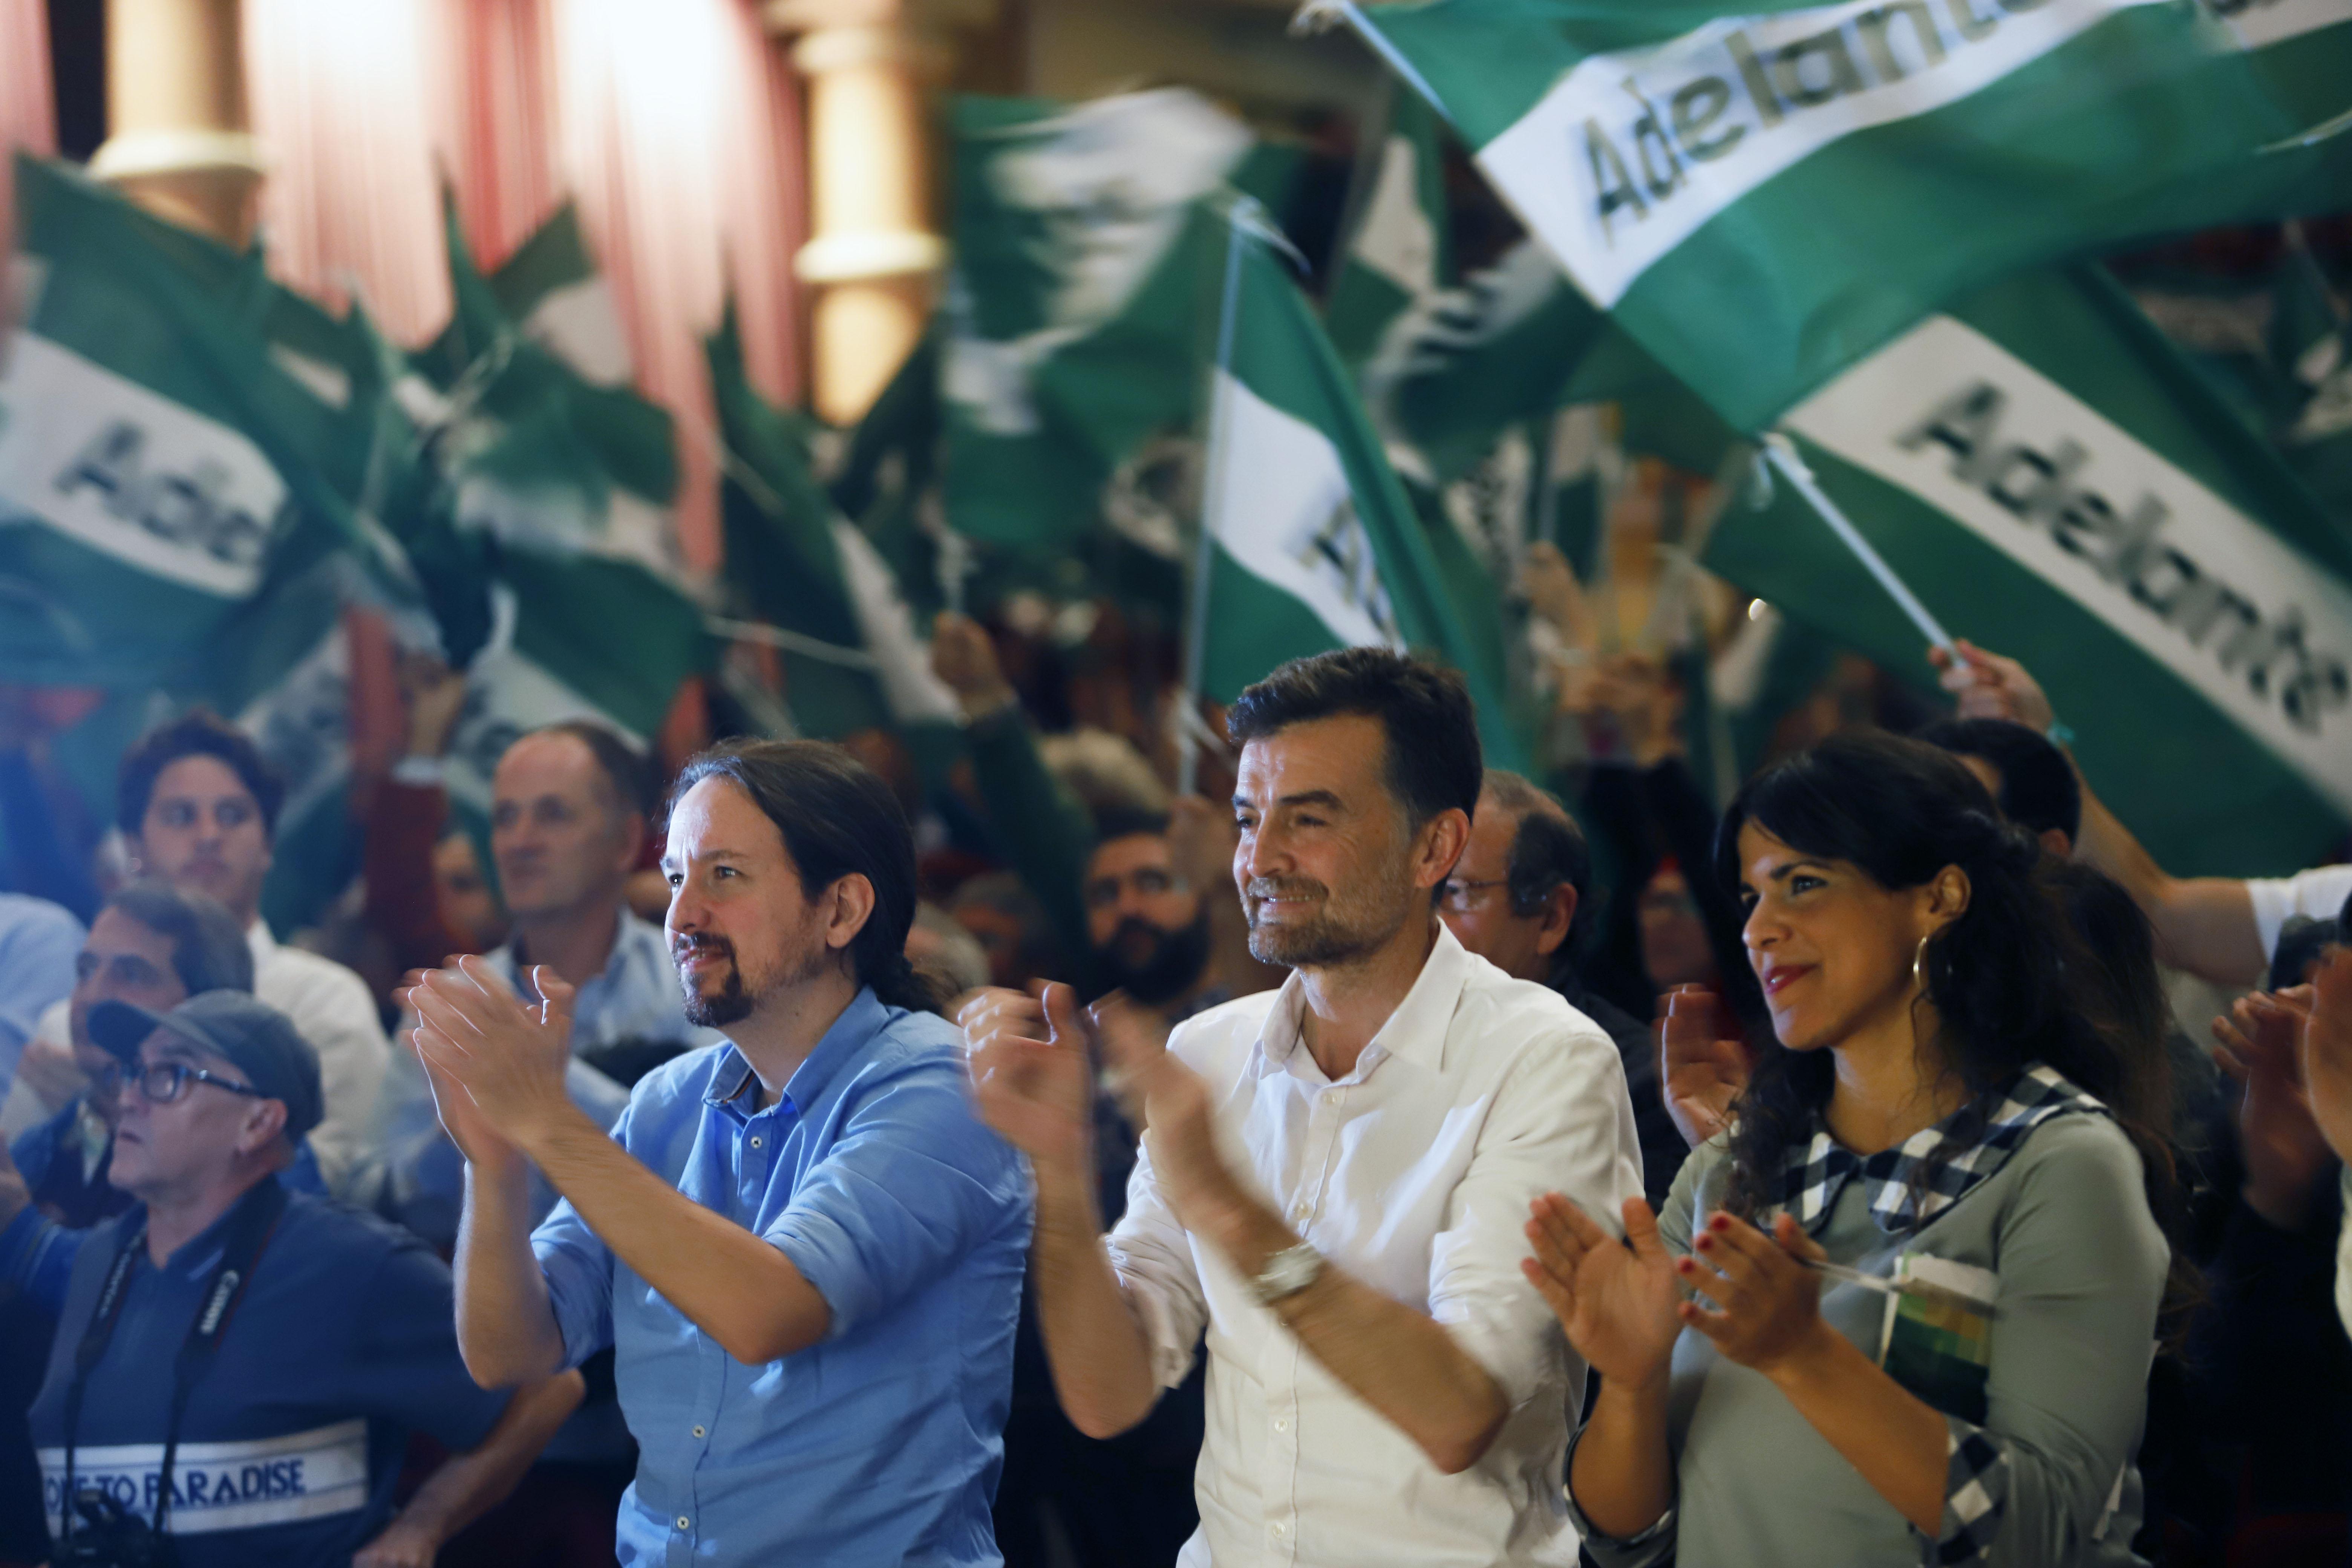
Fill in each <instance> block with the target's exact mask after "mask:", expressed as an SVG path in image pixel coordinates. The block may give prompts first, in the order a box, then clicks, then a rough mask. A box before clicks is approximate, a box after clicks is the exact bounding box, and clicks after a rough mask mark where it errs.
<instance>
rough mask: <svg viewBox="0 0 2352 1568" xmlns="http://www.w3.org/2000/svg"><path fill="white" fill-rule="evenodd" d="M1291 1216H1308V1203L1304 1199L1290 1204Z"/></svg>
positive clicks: (1301, 1217) (1295, 1217)
mask: <svg viewBox="0 0 2352 1568" xmlns="http://www.w3.org/2000/svg"><path fill="white" fill-rule="evenodd" d="M1290 1217H1291V1218H1293V1219H1302V1220H1303V1219H1305V1218H1306V1217H1307V1205H1306V1203H1305V1201H1304V1200H1301V1201H1300V1202H1298V1203H1295V1204H1293V1205H1290Z"/></svg>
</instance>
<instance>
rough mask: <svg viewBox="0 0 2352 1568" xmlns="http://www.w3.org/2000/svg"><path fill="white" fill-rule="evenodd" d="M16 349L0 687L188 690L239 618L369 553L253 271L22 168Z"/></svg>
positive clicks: (10, 375)
mask: <svg viewBox="0 0 2352 1568" xmlns="http://www.w3.org/2000/svg"><path fill="white" fill-rule="evenodd" d="M16 200H17V208H18V211H17V222H16V236H17V243H18V246H19V247H20V248H19V250H18V252H17V254H16V257H15V258H14V259H13V261H12V263H11V274H12V279H13V284H14V287H13V289H12V293H13V296H14V298H15V299H16V300H17V301H18V304H19V308H20V309H21V310H22V311H23V319H22V321H21V324H20V325H19V326H18V327H17V329H16V330H15V331H11V332H9V333H8V335H7V338H6V340H5V347H0V672H5V677H6V679H11V680H15V681H20V682H24V683H27V684H54V685H81V686H91V685H106V686H119V687H151V686H152V687H162V688H164V689H169V690H175V691H178V692H181V693H182V694H184V695H186V694H189V689H190V686H191V684H192V682H193V681H194V679H196V678H197V666H198V665H199V664H200V662H201V661H200V659H199V658H197V656H198V655H199V654H200V653H201V652H203V651H204V650H205V649H206V648H207V647H210V646H211V645H212V644H213V643H214V642H215V640H216V639H217V638H219V637H222V636H223V635H224V633H225V631H226V628H227V627H228V626H230V625H231V623H232V622H233V621H234V620H235V619H236V616H237V615H238V613H239V611H240V610H241V609H243V608H244V607H245V606H247V605H250V604H252V603H253V602H255V601H256V600H257V599H259V598H261V597H263V596H264V595H267V594H268V592H269V591H271V590H272V589H273V588H274V587H275V586H276V585H277V584H280V583H283V582H287V581H290V580H292V579H293V578H295V577H296V576H299V575H300V574H302V573H303V572H305V571H306V570H307V569H308V568H309V567H310V566H311V565H313V564H315V563H317V562H318V561H319V560H320V559H321V558H323V557H325V556H327V555H329V554H331V553H334V552H338V551H341V550H344V549H347V548H350V547H352V545H354V544H355V543H356V542H358V540H359V537H360V535H359V532H358V530H357V528H356V525H355V523H354V521H353V519H352V512H351V509H350V506H349V505H348V503H347V502H346V501H345V500H343V498H342V497H341V496H339V495H338V494H336V493H335V489H334V487H333V486H332V485H331V484H330V483H329V482H328V479H327V478H326V475H325V472H324V464H325V462H326V459H327V458H328V456H329V454H328V453H327V452H326V451H325V450H324V449H323V448H324V447H325V445H326V441H325V427H326V422H325V419H324V416H323V414H322V410H321V408H320V405H319V403H318V400H317V399H316V398H315V397H314V396H313V395H312V394H311V393H310V390H309V389H308V388H306V387H305V386H304V385H302V384H300V383H299V382H297V381H296V380H295V379H294V378H293V377H291V376H289V374H287V373H286V372H285V371H284V370H283V369H281V368H280V367H279V366H278V363H275V362H274V360H273V357H272V355H271V353H270V352H269V348H268V343H267V342H266V340H265V338H264V336H263V334H262V332H261V331H260V330H259V321H260V319H261V317H262V316H263V314H264V313H266V311H267V309H268V287H267V283H266V279H261V278H260V272H259V259H258V258H257V257H253V258H249V259H248V258H239V257H236V256H234V255H233V254H232V253H230V252H227V251H226V250H225V249H223V248H222V247H218V246H212V245H209V243H208V242H205V241H202V240H200V239H198V238H197V237H194V236H188V235H183V234H180V233H178V232H177V231H173V230H172V229H171V228H170V226H168V225H164V224H162V223H160V222H158V221H157V220H155V219H153V218H152V217H149V216H146V215H145V214H142V213H140V212H138V211H137V210H136V209H134V208H132V207H131V205H129V204H128V203H126V202H124V201H122V200H121V198H120V197H118V196H116V195H114V194H113V193H111V192H110V191H106V190H104V189H101V188H100V187H98V186H95V185H93V184H89V182H87V181H85V180H83V179H81V178H80V177H79V176H78V175H76V174H71V173H69V172H68V171H67V170H66V169H65V168H63V167H62V166H61V165H56V164H49V163H37V162H36V161H34V160H31V159H28V158H23V157H19V158H18V160H17V163H16Z"/></svg>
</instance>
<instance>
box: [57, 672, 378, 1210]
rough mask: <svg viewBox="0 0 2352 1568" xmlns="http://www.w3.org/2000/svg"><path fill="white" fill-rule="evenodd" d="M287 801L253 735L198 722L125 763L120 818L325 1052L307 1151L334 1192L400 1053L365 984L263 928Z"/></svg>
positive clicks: (148, 870)
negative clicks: (227, 918) (219, 914)
mask: <svg viewBox="0 0 2352 1568" xmlns="http://www.w3.org/2000/svg"><path fill="white" fill-rule="evenodd" d="M285 799H286V784H285V781H284V780H282V779H280V778H279V777H278V775H277V773H275V771H274V770H272V769H271V767H270V766H269V764H268V762H266V761H265V760H264V759H263V758H262V755H261V752H259V750H258V749H257V748H256V747H255V745H254V743H253V742H252V741H251V740H250V739H249V738H248V737H247V735H246V733H245V732H244V731H241V730H238V729H236V728H235V727H233V726H231V725H228V724H225V723H223V722H222V721H220V720H218V719H216V718H215V717H213V716H212V715H211V714H210V713H205V712H202V711H198V712H194V713H189V714H187V715H185V716H184V717H182V718H179V719H176V720H173V721H172V722H171V723H169V724H166V725H164V726H163V728H161V729H159V730H155V731H152V732H150V733H149V734H148V735H146V736H145V737H144V738H142V740H141V741H140V742H138V744H136V745H134V746H132V747H131V750H130V752H128V753H127V754H125V755H124V757H123V759H122V768H121V773H120V775H119V782H118V784H117V786H116V819H117V823H118V825H119V826H121V829H122V834H123V837H124V838H125V839H126V840H127V841H128V844H129V847H130V850H131V859H132V861H133V863H134V865H135V867H136V868H137V869H138V870H139V872H140V873H141V874H142V875H145V876H151V877H159V878H161V879H163V880H164V881H166V882H169V883H171V884H172V885H173V887H175V888H178V889H181V890H182V891H183V892H191V893H204V894H206V895H208V896H209V897H211V898H213V899H215V900H218V901H219V902H220V904H221V907H222V908H224V909H226V910H228V912H229V914H230V915H231V916H232V917H233V918H234V919H235V920H236V921H237V923H238V925H239V926H241V927H242V928H243V929H244V931H245V936H246V942H247V945H249V946H250V947H251V948H252V949H253V994H255V995H256V996H258V997H259V998H261V1000H262V1001H264V1002H267V1003H268V1004H269V1005H271V1006H272V1007H275V1008H277V1009H278V1011H279V1012H281V1013H283V1014H285V1015H286V1016H288V1017H289V1018H290V1019H292V1020H293V1022H294V1027H295V1028H296V1030H298V1031H299V1033H300V1034H301V1036H302V1037H303V1038H304V1039H305V1040H308V1041H309V1042H310V1046H311V1048H312V1049H314V1050H316V1051H317V1052H318V1053H319V1077H320V1086H321V1088H322V1089H324V1091H325V1100H326V1115H325V1119H324V1120H323V1121H320V1123H319V1125H318V1127H317V1128H316V1129H314V1130H313V1131H312V1132H311V1133H310V1147H311V1151H312V1152H313V1153H315V1154H316V1155H317V1156H318V1160H319V1173H320V1177H321V1179H323V1180H324V1181H325V1182H326V1184H327V1187H328V1190H329V1191H331V1192H333V1191H339V1190H340V1188H341V1182H342V1179H343V1176H344V1173H346V1172H347V1171H349V1170H350V1169H351V1166H352V1160H353V1159H354V1157H355V1156H356V1155H357V1154H358V1152H359V1150H360V1143H361V1139H362V1132H363V1130H364V1129H365V1127H366V1125H367V1118H368V1113H369V1110H370V1109H371V1108H372V1107H373V1104H374V1101H375V1095H376V1089H377V1088H378V1087H379V1086H380V1085H381V1084H382V1083H383V1075H384V1069H385V1068H387V1067H388V1066H390V1065H391V1061H392V1045H391V1042H390V1041H388V1040H386V1039H385V1038H384V1034H383V1020H382V1019H381V1018H380V1017H378V1016H377V1014H376V1008H375V998H374V997H373V996H372V995H370V994H369V993H368V988H367V983H366V982H365V981H363V980H362V979H361V978H360V977H359V976H358V975H357V974H355V973H352V971H351V970H349V969H346V968H345V967H344V966H343V965H341V964H340V963H335V962H334V961H333V960H332V959H328V958H321V957H320V956H319V955H318V954H317V953H315V952H304V951H302V950H301V949H300V948H295V947H281V946H279V945H278V941H277V939H276V938H275V937H273V936H272V935H271V934H270V931H269V927H268V925H267V924H265V923H264V922H263V921H262V919H261V884H262V880H263V879H265V878H266V877H268V875H269V863H270V846H271V834H272V832H273V831H274V830H275V829H276V827H277V825H278V807H279V806H280V805H284V804H285ZM60 1034H61V1035H62V1034H63V1031H60Z"/></svg>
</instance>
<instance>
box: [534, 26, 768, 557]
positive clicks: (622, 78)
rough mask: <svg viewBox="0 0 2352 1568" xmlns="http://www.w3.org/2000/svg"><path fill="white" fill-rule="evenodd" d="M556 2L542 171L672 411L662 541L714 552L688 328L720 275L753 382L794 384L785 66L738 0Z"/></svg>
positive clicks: (709, 452) (702, 379)
mask: <svg viewBox="0 0 2352 1568" xmlns="http://www.w3.org/2000/svg"><path fill="white" fill-rule="evenodd" d="M554 19H555V23H556V26H555V29H554V33H555V36H554V37H553V39H552V40H551V41H552V44H553V49H552V51H551V53H552V57H553V58H554V61H555V74H556V93H555V97H556V115H555V122H556V127H557V154H556V167H557V171H558V180H559V183H560V184H562V186H563V187H564V188H566V189H569V190H570V191H571V192H572V193H573V195H576V196H577V198H578V200H579V203H580V213H581V217H582V220H583V224H584V225H585V226H586V228H587V231H588V235H589V238H590V241H591V243H592V244H593V245H594V246H595V247H596V249H597V254H598V257H599V258H600V259H601V260H602V261H603V263H604V270H605V273H606V275H607V276H608V277H609V278H610V279H611V280H612V285H613V292H614V298H615V300H616V301H617V303H618V305H619V308H620V312H621V321H622V325H623V327H624V328H625V330H626V331H627V333H628V337H629V346H630V349H631V351H632V353H633V356H634V358H635V363H636V367H637V380H638V384H639V385H640V386H641V387H642V388H643V389H644V390H645V392H646V395H649V396H651V397H653V398H655V399H656V401H658V402H660V403H662V404H663V405H666V406H667V407H668V408H669V409H670V411H671V412H672V413H673V414H675V415H676V416H677V420H678V454H679V458H680V459H681V462H680V468H681V471H682V474H683V476H684V488H683V493H682V494H681V495H680V497H679V505H678V535H679V540H678V542H679V543H680V545H681V546H682V547H683V548H684V550H685V552H686V556H687V559H688V561H690V562H693V563H696V564H698V565H716V564H717V563H718V560H719V507H718V478H717V477H718V463H717V453H716V449H715V447H714V444H713V443H714V441H715V439H716V437H715V435H714V432H713V424H712V416H711V409H710V394H709V376H708V372H707V370H706V368H705V361H704V358H703V353H702V344H701V337H702V334H703V333H705V332H706V331H709V329H710V328H711V327H712V326H714V325H716V324H717V322H718V321H719V312H720V310H722V309H723V308H724V304H725V299H726V294H727V290H728V288H729V286H730V282H731V284H732V287H733V289H734V290H735V293H736V297H737V299H738V301H739V306H740V310H741V315H742V323H743V339H744V359H745V363H746V366H747V368H748V369H749V371H750V374H751V378H752V381H753V384H755V385H758V386H760V387H761V389H762V390H763V391H765V392H766V393H768V395H771V396H772V397H777V398H782V399H790V398H793V397H794V396H795V395H797V393H798V391H799V378H798V375H797V374H796V369H795V367H796V365H797V363H798V352H797V350H798V344H797V342H796V341H795V339H796V317H797V312H796V310H795V309H794V302H793V279H792V271H791V260H792V255H793V247H794V244H795V242H796V240H797V238H798V234H797V229H798V227H799V224H800V217H801V210H802V202H801V192H800V167H801V160H800V157H799V155H798V131H797V126H798V114H797V109H796V105H795V104H794V102H793V97H792V93H793V82H792V78H791V76H790V74H789V71H788V69H787V68H786V66H785V63H784V61H783V60H782V58H781V56H780V54H779V53H778V51H777V50H776V48H775V46H773V45H772V43H771V42H770V41H769V39H768V38H767V37H765V35H764V34H763V32H762V31H761V26H760V24H759V18H758V16H756V15H755V13H754V11H753V9H752V7H751V5H750V4H748V3H747V0H666V3H665V4H663V5H645V4H643V3H642V0H559V3H558V4H556V5H555V6H554Z"/></svg>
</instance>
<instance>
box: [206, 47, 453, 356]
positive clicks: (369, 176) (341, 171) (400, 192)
mask: <svg viewBox="0 0 2352 1568" xmlns="http://www.w3.org/2000/svg"><path fill="white" fill-rule="evenodd" d="M429 9H430V5H429V0H368V4H366V5H320V4H318V0H245V57H246V79H247V83H248V84H249V94H250V99H251V108H252V112H253V129H254V133H255V134H256V135H257V136H258V137H259V138H260V139H261V143H262V146H263V147H264V148H265V149H267V153H268V159H269V176H268V179H266V180H265V181H263V182H262V186H261V233H262V237H263V240H264V242H265V243H266V244H267V245H268V251H269V260H270V268H271V270H272V271H274V272H275V273H276V274H277V275H278V277H280V278H282V279H286V280H287V281H288V282H289V283H290V284H292V285H293V286H295V287H296V288H299V289H302V290H303V291H304V292H306V293H308V294H310V295H313V296H314V297H316V298H319V299H321V300H326V301H328V302H329V303H331V304H333V305H335V306H337V307H338V308H340V307H341V305H342V304H343V303H344V302H345V301H346V300H349V299H350V298H351V297H352V295H353V294H356V295H357V296H358V297H359V299H360V300H361V301H362V303H364V304H365V306H366V307H367V310H368V312H369V314H371V315H372V316H373V317H374V318H375V321H376V324H377V325H378V326H379V327H381V328H382V329H383V331H384V332H385V333H386V334H387V335H388V336H390V337H391V338H393V339H394V341H395V342H404V343H415V342H423V341H425V339H427V338H429V337H431V336H432V335H433V334H434V333H435V332H436V331H438V330H439V328H440V326H441V323H442V322H444V321H446V320H448V317H449V280H448V268H447V267H446V265H445V264H444V262H443V259H442V249H441V221H440V203H439V200H438V197H437V195H436V189H435V174H434V166H433V158H432V154H431V149H432V147H433V146H434V145H435V143H436V140H437V137H438V134H439V132H440V121H443V120H445V119H446V112H447V110H446V101H445V98H446V89H444V88H443V85H442V84H443V82H444V81H445V79H446V70H445V69H444V68H443V67H442V62H441V60H440V59H439V58H437V56H436V54H435V53H434V52H433V50H432V47H431V46H432V45H433V44H434V43H435V42H436V39H435V37H433V29H432V28H431V27H429V26H428V15H427V13H428V11H429Z"/></svg>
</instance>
